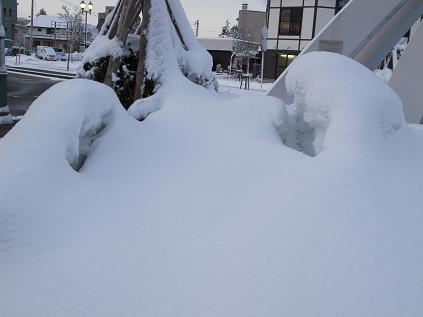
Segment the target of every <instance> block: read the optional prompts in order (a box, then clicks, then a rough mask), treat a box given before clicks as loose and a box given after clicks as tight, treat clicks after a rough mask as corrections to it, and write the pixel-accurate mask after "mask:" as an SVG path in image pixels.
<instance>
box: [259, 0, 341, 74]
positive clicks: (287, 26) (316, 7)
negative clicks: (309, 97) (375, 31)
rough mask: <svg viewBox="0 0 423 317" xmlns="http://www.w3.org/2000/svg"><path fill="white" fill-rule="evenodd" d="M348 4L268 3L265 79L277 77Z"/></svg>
mask: <svg viewBox="0 0 423 317" xmlns="http://www.w3.org/2000/svg"><path fill="white" fill-rule="evenodd" d="M347 2H348V0H268V2H267V19H268V29H269V37H268V42H267V48H268V51H267V52H266V56H265V60H266V62H265V69H264V75H265V78H269V79H274V78H277V77H279V75H280V74H281V73H282V72H283V71H284V70H285V69H286V67H288V66H289V64H290V63H291V62H292V61H293V60H294V58H295V57H296V56H298V54H299V53H300V52H301V51H302V50H303V49H304V48H305V47H306V46H307V45H308V44H309V43H310V42H311V41H312V39H313V38H314V37H315V35H316V34H318V33H319V32H320V30H322V29H323V28H324V27H325V26H326V25H327V24H328V23H329V21H330V20H331V19H332V18H333V17H334V16H335V14H336V13H337V12H338V11H339V10H340V9H341V8H342V7H343V6H344V5H345V4H346V3H347Z"/></svg>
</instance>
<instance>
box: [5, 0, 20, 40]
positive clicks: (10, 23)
mask: <svg viewBox="0 0 423 317" xmlns="http://www.w3.org/2000/svg"><path fill="white" fill-rule="evenodd" d="M1 10H2V17H3V26H4V30H5V32H6V39H5V46H6V47H7V48H11V47H12V46H13V44H14V42H15V24H16V21H17V18H18V15H17V14H18V3H17V1H16V0H3V8H1Z"/></svg>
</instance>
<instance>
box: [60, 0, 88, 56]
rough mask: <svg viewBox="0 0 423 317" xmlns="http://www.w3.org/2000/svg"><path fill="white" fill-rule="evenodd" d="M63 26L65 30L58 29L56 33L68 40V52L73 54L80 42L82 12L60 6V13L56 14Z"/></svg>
mask: <svg viewBox="0 0 423 317" xmlns="http://www.w3.org/2000/svg"><path fill="white" fill-rule="evenodd" d="M58 15H59V16H60V17H61V19H62V21H63V23H64V24H66V25H65V28H63V29H59V31H58V32H61V33H64V34H61V35H63V36H66V38H67V39H68V45H69V48H68V50H69V51H70V52H73V51H74V50H75V49H79V46H80V43H81V41H82V36H83V35H82V12H81V10H79V9H77V8H75V9H73V10H72V9H70V8H68V7H67V6H62V11H61V12H59V13H58Z"/></svg>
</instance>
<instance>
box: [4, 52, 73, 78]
mask: <svg viewBox="0 0 423 317" xmlns="http://www.w3.org/2000/svg"><path fill="white" fill-rule="evenodd" d="M80 63H81V62H80V61H74V62H70V63H69V71H67V61H45V60H41V59H38V58H36V57H35V56H34V55H32V56H26V55H21V59H20V63H16V57H15V56H7V57H6V65H8V66H13V67H26V68H33V69H40V70H49V71H56V72H65V73H66V72H69V73H71V74H75V73H76V70H77V69H78V67H79V64H80Z"/></svg>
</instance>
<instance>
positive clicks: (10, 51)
mask: <svg viewBox="0 0 423 317" xmlns="http://www.w3.org/2000/svg"><path fill="white" fill-rule="evenodd" d="M4 55H6V56H12V50H11V49H10V48H5V49H4Z"/></svg>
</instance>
